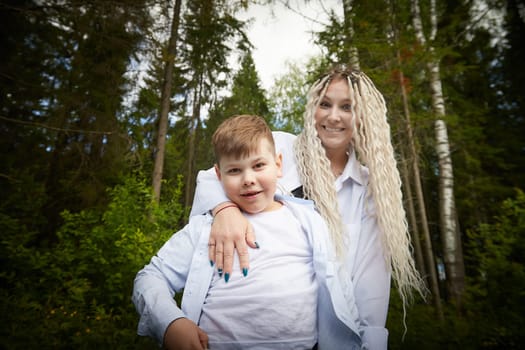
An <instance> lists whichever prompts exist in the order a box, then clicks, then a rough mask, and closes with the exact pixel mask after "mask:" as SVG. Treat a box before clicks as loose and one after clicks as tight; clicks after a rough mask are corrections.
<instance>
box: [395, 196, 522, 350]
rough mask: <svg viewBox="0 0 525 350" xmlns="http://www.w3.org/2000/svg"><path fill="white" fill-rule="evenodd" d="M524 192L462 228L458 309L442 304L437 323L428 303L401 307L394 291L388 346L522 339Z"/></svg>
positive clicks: (515, 345)
mask: <svg viewBox="0 0 525 350" xmlns="http://www.w3.org/2000/svg"><path fill="white" fill-rule="evenodd" d="M523 232H525V193H523V192H522V191H517V195H516V198H512V199H507V200H506V201H504V202H503V204H502V205H501V208H500V213H499V215H497V216H496V217H495V218H494V220H493V222H492V223H486V224H481V225H480V226H479V227H478V229H476V230H470V231H469V232H468V242H467V247H466V248H467V254H466V255H465V259H466V260H467V261H468V262H469V263H470V265H471V266H476V267H477V268H476V269H475V271H471V272H470V273H469V278H468V284H467V286H468V287H467V292H466V295H465V297H464V301H463V306H462V310H461V312H458V311H457V309H456V308H455V307H454V306H453V305H450V304H444V308H445V310H444V311H445V321H444V322H439V321H438V320H437V315H436V314H435V312H434V310H433V307H432V305H431V304H424V303H421V302H419V303H416V304H415V305H413V306H411V307H409V308H408V310H407V316H406V322H407V332H406V334H405V335H403V334H404V332H405V329H404V327H403V324H404V323H403V319H402V317H403V311H402V308H401V303H400V300H399V298H398V297H397V294H396V293H395V291H394V290H393V291H392V298H391V299H392V300H391V304H390V310H389V314H388V322H387V327H388V329H389V331H390V336H389V342H390V343H389V348H390V349H425V350H426V349H520V348H522V344H523V343H524V341H525V335H524V333H523V329H524V327H525V319H524V317H523V315H525V293H524V290H525V258H524V256H523V251H524V250H525V237H524V236H523Z"/></svg>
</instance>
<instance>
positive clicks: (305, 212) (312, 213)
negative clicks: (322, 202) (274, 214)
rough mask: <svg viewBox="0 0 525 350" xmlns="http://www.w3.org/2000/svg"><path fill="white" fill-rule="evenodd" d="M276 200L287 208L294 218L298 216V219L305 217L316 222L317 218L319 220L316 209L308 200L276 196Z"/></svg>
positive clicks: (319, 215)
mask: <svg viewBox="0 0 525 350" xmlns="http://www.w3.org/2000/svg"><path fill="white" fill-rule="evenodd" d="M276 199H277V200H278V201H281V202H283V203H284V204H285V205H286V206H288V207H289V208H290V209H291V210H292V212H293V213H294V214H295V215H296V216H300V218H299V219H304V218H302V216H306V219H312V220H314V219H315V220H317V217H319V218H321V214H319V211H318V210H317V207H316V206H315V204H314V202H313V201H312V200H310V199H303V198H297V197H293V196H288V195H276Z"/></svg>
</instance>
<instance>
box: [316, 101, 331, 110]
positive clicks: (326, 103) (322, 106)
mask: <svg viewBox="0 0 525 350" xmlns="http://www.w3.org/2000/svg"><path fill="white" fill-rule="evenodd" d="M319 107H321V108H330V103H328V102H326V101H322V102H321V103H320V104H319Z"/></svg>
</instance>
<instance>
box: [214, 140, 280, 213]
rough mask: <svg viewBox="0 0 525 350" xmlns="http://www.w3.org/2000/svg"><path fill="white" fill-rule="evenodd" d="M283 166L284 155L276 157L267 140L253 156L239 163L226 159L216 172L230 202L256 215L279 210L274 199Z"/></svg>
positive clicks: (227, 157)
mask: <svg viewBox="0 0 525 350" xmlns="http://www.w3.org/2000/svg"><path fill="white" fill-rule="evenodd" d="M281 162H282V156H281V154H279V155H278V156H276V155H275V154H274V152H273V151H272V147H271V146H270V142H269V141H268V140H267V139H264V138H263V139H261V140H260V141H259V145H258V147H257V150H256V151H255V152H252V153H250V155H249V156H246V157H241V158H239V159H236V158H235V157H231V156H227V155H223V156H222V157H221V160H220V162H219V165H218V166H217V164H215V171H216V173H217V177H218V178H219V180H221V182H222V186H223V187H224V191H225V192H226V195H227V196H228V198H229V199H230V200H231V201H233V202H234V203H236V204H237V205H238V206H239V207H240V208H241V209H242V210H243V211H245V212H247V213H250V214H255V213H260V212H263V211H269V210H273V209H275V208H277V207H278V204H277V203H276V202H275V201H274V198H273V197H274V195H275V190H276V187H277V178H278V177H281V176H282V172H281Z"/></svg>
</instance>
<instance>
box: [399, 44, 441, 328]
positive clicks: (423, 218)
mask: <svg viewBox="0 0 525 350" xmlns="http://www.w3.org/2000/svg"><path fill="white" fill-rule="evenodd" d="M396 54H397V60H398V65H399V83H400V84H399V85H400V87H401V98H402V101H403V113H404V114H405V119H406V133H407V141H408V142H407V143H408V147H409V152H410V155H411V157H410V158H412V172H413V173H412V175H413V183H414V186H415V188H416V198H417V202H418V207H419V219H420V223H421V227H422V229H423V241H424V243H425V257H426V261H427V269H426V271H427V272H428V274H429V284H430V288H431V291H432V295H433V302H434V307H435V308H436V312H437V314H438V317H439V319H440V320H443V308H442V306H441V295H440V292H439V283H438V279H437V274H436V263H435V261H434V253H433V250H432V240H431V239H430V230H429V228H428V220H427V212H426V206H425V198H424V196H423V189H422V186H421V175H420V173H419V156H418V152H417V150H416V145H415V141H414V135H413V132H412V124H411V121H410V109H409V107H408V93H407V91H406V88H405V84H404V80H405V77H404V75H403V71H402V70H401V55H400V53H399V50H398V51H397V53H396ZM409 186H410V185H407V187H409ZM414 244H415V245H416V253H417V248H419V250H421V247H418V245H419V236H416V237H415V238H414ZM419 254H421V253H419ZM416 257H417V254H416ZM420 259H421V258H420ZM416 261H418V260H416ZM418 263H419V264H422V261H419V262H418ZM423 271H424V270H422V272H423Z"/></svg>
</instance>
